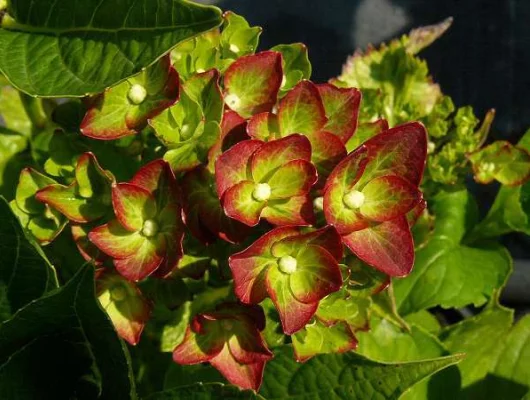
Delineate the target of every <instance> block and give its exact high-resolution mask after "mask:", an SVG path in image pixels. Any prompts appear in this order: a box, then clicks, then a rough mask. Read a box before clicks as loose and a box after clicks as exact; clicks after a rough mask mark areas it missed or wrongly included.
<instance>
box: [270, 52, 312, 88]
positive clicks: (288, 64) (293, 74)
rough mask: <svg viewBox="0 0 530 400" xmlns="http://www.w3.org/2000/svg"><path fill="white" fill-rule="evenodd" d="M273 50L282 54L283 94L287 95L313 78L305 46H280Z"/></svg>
mask: <svg viewBox="0 0 530 400" xmlns="http://www.w3.org/2000/svg"><path fill="white" fill-rule="evenodd" d="M271 50H272V51H278V52H280V53H282V66H283V80H282V86H281V88H280V89H281V90H280V91H281V93H284V94H285V93H286V92H287V91H289V90H290V89H292V88H293V87H295V86H296V85H297V84H298V82H300V81H301V80H302V79H309V78H311V72H312V68H311V63H310V62H309V57H308V54H307V47H306V45H305V44H303V43H292V44H279V45H277V46H274V47H273V48H271Z"/></svg>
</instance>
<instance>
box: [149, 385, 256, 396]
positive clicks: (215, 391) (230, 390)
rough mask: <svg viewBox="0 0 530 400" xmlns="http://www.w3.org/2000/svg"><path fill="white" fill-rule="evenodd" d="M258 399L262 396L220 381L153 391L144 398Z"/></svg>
mask: <svg viewBox="0 0 530 400" xmlns="http://www.w3.org/2000/svg"><path fill="white" fill-rule="evenodd" d="M184 399H189V400H216V399H223V400H237V399H240V400H253V399H255V400H259V399H263V397H261V396H259V395H257V394H255V393H254V392H252V391H250V390H240V389H239V388H237V387H236V386H231V385H223V384H222V383H207V384H202V383H197V384H195V385H190V386H183V387H179V388H176V389H171V390H166V391H164V392H159V393H154V394H152V395H150V396H147V397H146V398H145V400H184Z"/></svg>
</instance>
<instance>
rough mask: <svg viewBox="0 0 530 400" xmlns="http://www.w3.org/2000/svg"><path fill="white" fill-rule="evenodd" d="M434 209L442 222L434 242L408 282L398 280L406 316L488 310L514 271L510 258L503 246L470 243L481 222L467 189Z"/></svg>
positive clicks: (441, 199)
mask: <svg viewBox="0 0 530 400" xmlns="http://www.w3.org/2000/svg"><path fill="white" fill-rule="evenodd" d="M432 206H433V211H434V215H436V223H435V227H434V232H433V234H432V236H431V239H430V240H429V241H428V242H427V244H426V245H425V246H424V247H422V248H421V249H419V250H418V251H417V253H416V263H415V267H414V269H413V270H412V273H411V274H410V275H409V276H408V277H407V279H401V280H395V281H394V284H395V293H396V298H397V302H398V307H399V311H400V313H401V314H402V315H407V314H410V313H414V312H417V311H420V310H422V309H426V308H430V307H434V306H436V305H441V306H442V307H444V308H450V307H463V306H465V305H468V304H474V305H476V306H479V305H482V304H484V303H485V302H486V301H487V300H488V298H490V297H491V293H492V292H493V290H494V289H497V288H499V287H501V286H502V285H503V284H504V282H505V280H506V277H507V276H508V274H509V273H510V271H511V269H512V261H511V258H510V255H509V253H508V252H507V250H506V249H505V248H504V247H502V246H500V245H499V244H497V243H492V242H481V243H476V244H467V243H466V242H465V241H464V238H465V234H466V232H467V231H468V230H469V228H470V227H472V226H473V225H474V224H475V223H476V212H477V211H476V205H475V204H474V201H473V199H472V197H471V195H470V194H469V193H468V192H467V191H466V190H465V189H463V190H462V189H461V190H456V191H454V192H440V193H439V194H438V195H437V196H436V197H435V198H434V199H433V200H432ZM440 277H443V278H442V279H441V278H440Z"/></svg>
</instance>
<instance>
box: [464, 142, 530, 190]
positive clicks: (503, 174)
mask: <svg viewBox="0 0 530 400" xmlns="http://www.w3.org/2000/svg"><path fill="white" fill-rule="evenodd" d="M468 158H469V160H470V161H471V164H472V165H473V170H474V172H475V180H476V181H477V182H479V183H482V184H488V183H491V182H493V180H497V181H499V182H500V183H502V184H503V185H507V186H517V185H520V184H521V183H523V182H526V181H527V180H528V179H529V178H530V153H529V152H528V151H526V150H525V149H522V148H520V147H518V146H514V145H512V144H511V143H509V142H506V141H496V142H494V143H492V144H490V145H489V146H486V147H484V148H482V149H480V150H479V151H477V152H475V153H472V154H470V155H469V156H468Z"/></svg>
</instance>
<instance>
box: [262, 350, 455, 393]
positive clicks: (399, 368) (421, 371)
mask: <svg viewBox="0 0 530 400" xmlns="http://www.w3.org/2000/svg"><path fill="white" fill-rule="evenodd" d="M461 359H462V356H461V355H456V356H448V357H440V358H435V359H431V360H422V361H413V362H406V363H393V364H385V363H379V362H375V361H371V360H369V359H367V358H365V357H363V356H360V355H358V354H355V353H353V352H350V353H346V354H342V355H336V354H334V355H320V356H317V357H315V358H313V359H311V360H309V361H308V362H307V363H305V364H299V363H297V362H296V361H295V360H294V359H293V356H292V350H291V349H290V347H288V346H285V347H282V348H280V350H279V351H277V352H276V354H275V358H274V359H273V360H272V361H271V362H269V363H268V364H267V368H266V371H265V378H264V381H263V385H262V388H261V391H260V392H259V394H260V395H262V396H263V397H265V398H266V399H268V400H275V399H285V398H289V397H292V398H301V399H302V398H311V399H315V400H324V399H326V400H335V399H337V400H339V399H345V398H347V399H352V400H354V399H359V400H360V399H366V398H377V397H379V398H384V399H398V398H399V396H400V395H401V394H403V393H404V392H406V391H407V390H408V389H409V388H410V387H411V386H412V385H414V384H415V383H417V382H419V381H421V380H422V379H424V378H426V377H428V376H430V375H431V374H433V373H435V372H437V371H440V370H442V369H444V368H447V367H448V366H450V365H453V364H456V363H458V362H459V361H460V360H461Z"/></svg>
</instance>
